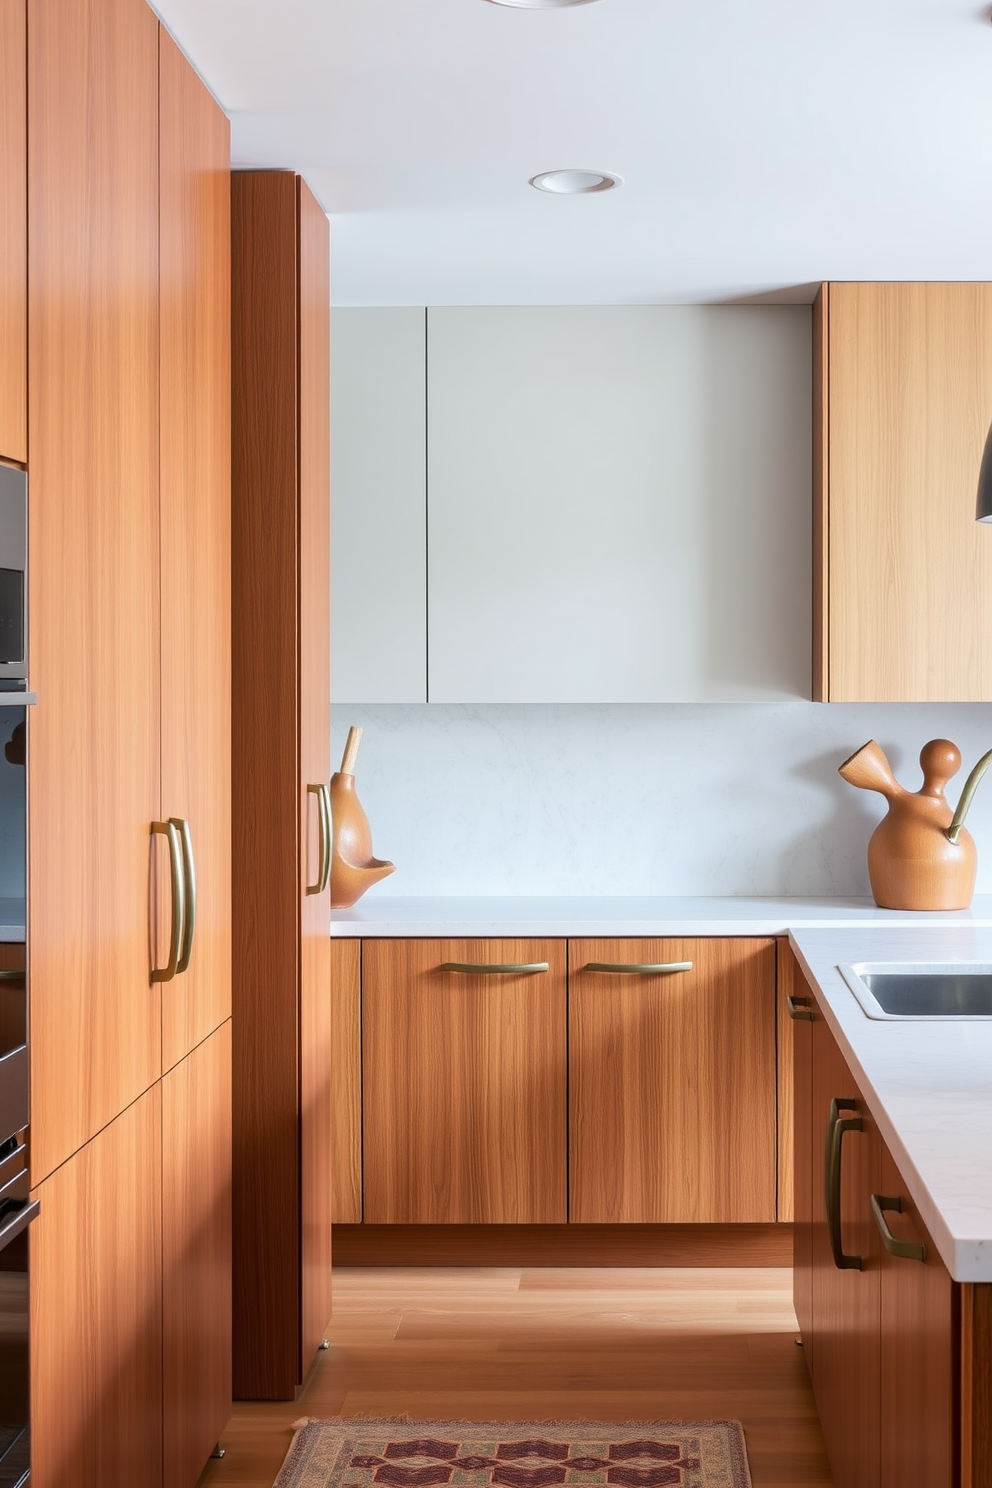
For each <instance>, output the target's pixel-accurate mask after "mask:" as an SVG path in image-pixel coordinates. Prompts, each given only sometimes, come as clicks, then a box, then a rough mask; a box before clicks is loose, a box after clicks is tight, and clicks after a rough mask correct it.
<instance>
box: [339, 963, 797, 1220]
mask: <svg viewBox="0 0 992 1488" xmlns="http://www.w3.org/2000/svg"><path fill="white" fill-rule="evenodd" d="M332 952H333V955H332V978H333V988H332V1009H333V1014H332V1016H333V1019H334V1024H335V1027H334V1040H333V1048H334V1058H335V1069H334V1074H333V1091H334V1096H333V1099H334V1112H335V1116H334V1135H333V1146H334V1165H335V1174H336V1178H335V1194H334V1206H335V1216H334V1217H335V1220H337V1221H338V1222H341V1223H345V1224H355V1223H359V1222H364V1223H365V1224H369V1225H384V1224H385V1225H411V1224H414V1225H416V1224H422V1225H438V1224H451V1225H507V1224H516V1225H521V1224H523V1225H560V1224H563V1223H566V1222H571V1223H576V1224H584V1225H590V1224H602V1225H615V1224H651V1225H658V1224H683V1225H685V1224H690V1225H691V1224H710V1225H714V1224H734V1223H741V1224H744V1223H748V1224H768V1223H772V1222H774V1221H775V1220H776V1219H778V1218H783V1217H785V1218H791V1213H790V1214H780V1213H779V1211H778V1203H777V1192H776V1190H777V1159H778V1146H779V1142H778V1130H779V1125H780V1120H779V1115H780V1113H779V1109H778V1105H779V1097H778V1079H777V1051H778V1042H779V1040H778V1035H777V1028H778V1026H779V1020H778V1018H777V1004H776V997H777V988H776V943H775V941H774V940H771V939H760V940H759V939H737V938H715V937H714V938H710V939H693V940H673V939H665V940H646V939H636V940H630V939H628V940H620V939H610V940H570V941H565V940H538V939H534V940H509V939H499V940H481V939H471V940H457V941H456V940H447V939H445V940H415V939H379V940H364V941H362V943H361V946H360V947H359V945H358V944H357V942H355V941H349V940H345V939H341V940H334V941H332ZM790 1058H791V1051H790ZM789 1121H790V1123H791V1111H790V1113H789Z"/></svg>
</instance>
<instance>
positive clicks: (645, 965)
mask: <svg viewBox="0 0 992 1488" xmlns="http://www.w3.org/2000/svg"><path fill="white" fill-rule="evenodd" d="M582 970H583V971H605V972H607V973H609V974H611V975H612V976H673V975H674V973H675V972H677V971H691V970H692V962H691V961H641V962H638V961H589V962H587V963H586V965H585V966H583V968H582Z"/></svg>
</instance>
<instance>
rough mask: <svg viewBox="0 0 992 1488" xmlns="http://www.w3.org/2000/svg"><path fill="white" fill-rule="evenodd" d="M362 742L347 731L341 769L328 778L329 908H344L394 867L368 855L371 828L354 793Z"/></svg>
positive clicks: (358, 731) (359, 735) (355, 732)
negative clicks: (359, 749)
mask: <svg viewBox="0 0 992 1488" xmlns="http://www.w3.org/2000/svg"><path fill="white" fill-rule="evenodd" d="M361 742H362V731H361V729H360V728H351V729H349V730H348V741H347V743H346V744H345V746H344V755H343V757H342V760H341V769H340V770H339V771H338V773H337V774H336V775H332V776H331V821H332V824H333V830H332V834H331V907H332V908H333V909H347V908H350V906H351V905H352V904H355V903H357V901H358V900H359V899H360V898H361V897H362V895H363V894H364V893H365V891H366V889H370V888H371V887H372V885H373V884H374V883H378V882H379V880H380V879H381V878H388V877H389V875H390V874H391V873H395V872H396V867H395V864H393V863H387V862H385V861H383V860H382V859H380V858H374V857H373V856H372V829H371V827H370V826H369V819H368V817H367V816H366V815H365V812H364V811H363V810H362V803H361V801H359V799H358V797H357V795H356V794H355V758H356V756H357V754H358V746H359V744H360V743H361Z"/></svg>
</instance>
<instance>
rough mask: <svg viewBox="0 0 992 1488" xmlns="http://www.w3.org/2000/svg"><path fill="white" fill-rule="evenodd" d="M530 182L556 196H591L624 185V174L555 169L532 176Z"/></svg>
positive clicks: (539, 189) (540, 189)
mask: <svg viewBox="0 0 992 1488" xmlns="http://www.w3.org/2000/svg"><path fill="white" fill-rule="evenodd" d="M530 184H531V186H536V187H537V189H538V191H550V192H553V193H554V195H555V196H589V195H590V194H591V193H593V192H595V191H613V190H614V188H615V187H617V186H622V185H623V176H614V175H612V174H611V173H610V172H609V171H591V170H553V171H542V172H541V174H540V175H539V176H531V178H530Z"/></svg>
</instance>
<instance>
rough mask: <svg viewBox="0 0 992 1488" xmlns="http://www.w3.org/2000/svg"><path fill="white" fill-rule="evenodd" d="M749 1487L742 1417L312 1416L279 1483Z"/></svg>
mask: <svg viewBox="0 0 992 1488" xmlns="http://www.w3.org/2000/svg"><path fill="white" fill-rule="evenodd" d="M379 1484H381V1485H382V1488H446V1485H450V1488H555V1485H558V1484H564V1485H565V1488H605V1485H611V1488H750V1485H751V1477H750V1474H749V1472H748V1467H747V1455H746V1453H745V1450H744V1432H743V1430H742V1429H741V1425H740V1422H739V1421H643V1422H639V1423H634V1424H631V1425H626V1426H615V1425H612V1424H610V1423H609V1422H606V1421H564V1422H556V1423H550V1422H547V1421H496V1422H493V1421H362V1420H351V1419H345V1418H342V1417H338V1418H336V1419H333V1420H326V1421H318V1420H305V1421H300V1422H299V1423H298V1429H297V1432H296V1435H295V1437H294V1438H293V1444H292V1446H291V1447H290V1449H289V1455H288V1456H287V1458H286V1461H285V1462H284V1463H283V1465H282V1469H281V1471H280V1473H279V1476H278V1478H277V1479H276V1481H275V1484H274V1485H273V1488H374V1485H379Z"/></svg>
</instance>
